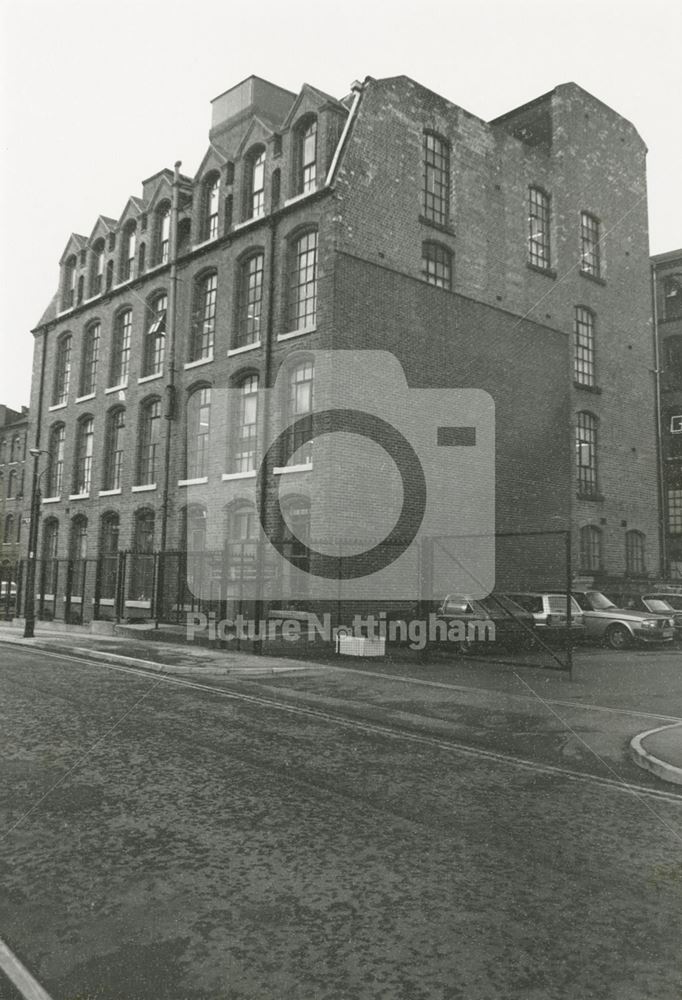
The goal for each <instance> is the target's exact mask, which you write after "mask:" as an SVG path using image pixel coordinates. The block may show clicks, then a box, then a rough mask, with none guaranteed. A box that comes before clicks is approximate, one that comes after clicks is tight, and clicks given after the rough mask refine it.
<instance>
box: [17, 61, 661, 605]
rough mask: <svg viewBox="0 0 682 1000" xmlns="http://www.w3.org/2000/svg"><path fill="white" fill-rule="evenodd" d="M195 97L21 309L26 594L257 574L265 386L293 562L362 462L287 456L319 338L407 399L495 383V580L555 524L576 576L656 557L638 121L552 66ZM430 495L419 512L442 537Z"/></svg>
mask: <svg viewBox="0 0 682 1000" xmlns="http://www.w3.org/2000/svg"><path fill="white" fill-rule="evenodd" d="M212 109H213V111H212V122H211V129H210V132H209V145H208V148H207V150H206V154H205V156H204V158H203V160H202V162H201V164H200V166H199V169H198V170H197V172H196V174H195V175H194V176H193V177H189V176H187V175H185V174H183V173H181V172H180V169H179V167H180V165H179V164H178V165H176V167H175V170H169V169H165V170H162V171H160V172H159V173H158V174H155V175H154V176H152V177H150V178H148V179H147V180H145V181H144V182H143V184H142V195H141V197H131V198H130V199H129V201H128V202H127V204H126V205H125V207H124V209H123V211H122V213H121V214H120V215H119V216H118V218H116V219H114V218H110V217H107V216H100V218H99V219H98V220H97V221H96V223H95V225H94V228H93V230H92V232H91V233H90V234H89V235H77V234H73V235H72V236H71V238H70V239H69V241H68V243H67V245H66V248H65V250H64V253H63V255H62V258H61V261H60V281H59V289H58V292H57V294H56V296H55V297H54V299H53V301H52V303H51V304H50V305H49V307H48V309H47V310H46V312H45V314H44V315H43V317H42V318H41V320H40V322H39V324H38V325H37V327H36V328H35V330H34V331H33V333H34V337H35V342H36V349H35V356H34V370H33V391H32V398H31V412H32V413H34V414H35V415H36V418H35V441H34V442H33V444H35V446H36V447H39V448H40V449H42V450H44V451H46V452H47V453H48V456H49V457H47V458H46V464H45V468H46V473H45V488H44V489H43V490H42V495H43V498H42V504H41V508H42V509H41V525H40V536H39V546H38V552H39V556H40V568H39V573H38V589H39V606H38V612H39V614H41V615H43V616H52V615H54V616H56V617H70V618H72V619H74V620H79V619H80V620H87V619H89V618H90V617H92V616H93V615H94V616H95V617H107V616H113V615H114V614H115V615H116V616H117V617H126V618H134V617H145V616H149V615H151V616H159V617H173V615H174V614H175V615H177V614H178V613H179V611H180V610H181V609H184V608H187V607H188V606H189V605H190V604H191V601H190V599H189V597H188V594H187V592H186V591H187V586H186V582H187V579H188V578H189V577H191V576H192V574H193V573H195V572H196V573H197V574H198V575H200V576H201V578H202V581H203V583H202V585H201V587H202V588H203V589H202V593H203V594H204V596H205V598H206V600H216V601H228V602H230V601H232V602H237V603H238V602H239V601H240V600H243V599H245V598H252V597H254V593H255V592H254V589H253V587H254V579H255V578H256V577H257V575H258V564H259V559H261V555H259V549H258V546H257V545H256V542H257V539H258V536H259V523H258V516H257V513H256V500H257V499H258V500H260V501H261V507H262V509H264V510H266V511H268V512H269V511H271V510H276V509H277V506H278V505H277V503H276V496H275V494H276V493H277V488H276V487H274V488H273V477H270V478H268V479H267V481H266V483H265V485H263V481H262V480H261V479H259V478H258V477H257V469H258V467H259V464H260V461H261V458H262V452H263V441H264V440H265V439H266V438H267V434H266V430H267V428H264V420H265V419H266V418H265V414H266V412H267V408H266V407H265V406H264V405H263V399H264V395H265V392H264V390H265V391H274V390H275V389H276V394H278V396H279V398H278V400H277V401H276V406H277V407H278V408H279V409H280V410H281V414H280V418H281V422H282V425H283V426H287V425H288V424H291V423H293V422H297V427H298V432H297V433H300V434H301V439H300V441H301V446H300V448H299V450H298V451H297V457H296V460H295V462H294V463H293V464H292V467H291V468H288V469H286V471H285V472H283V471H282V470H281V469H280V470H277V469H276V470H275V471H276V472H277V471H279V479H278V483H279V496H280V505H281V508H282V510H283V512H284V516H285V523H283V524H282V525H281V526H280V527H281V533H282V546H283V550H286V559H287V561H288V563H289V564H290V565H292V566H294V567H295V568H296V564H297V560H298V564H299V565H298V568H299V569H302V570H305V569H306V567H307V566H308V567H309V566H310V564H309V563H307V562H306V560H307V559H310V558H311V557H310V555H309V553H308V550H307V549H306V547H305V545H302V544H301V540H302V539H306V538H310V537H311V536H312V537H313V538H315V537H316V534H317V533H318V530H319V526H320V525H325V524H329V519H330V515H329V511H330V509H331V508H330V503H331V501H332V500H334V501H335V503H336V508H335V509H338V505H339V497H342V496H343V490H344V489H346V490H348V487H349V484H350V486H351V489H352V488H353V484H354V483H357V484H358V486H359V485H360V484H362V485H363V487H365V486H366V485H367V481H368V480H369V481H370V482H371V480H372V477H373V476H376V475H378V474H379V472H380V471H381V470H380V469H379V465H380V464H381V463H379V464H378V465H377V466H376V467H365V468H359V467H358V465H357V463H356V464H354V460H353V454H352V445H351V444H348V443H347V453H346V455H345V458H344V460H342V461H340V462H339V463H338V464H337V465H336V467H335V468H334V469H331V468H330V469H329V470H328V472H329V475H328V477H327V478H326V479H325V478H324V477H322V479H320V477H319V476H317V477H316V478H315V480H313V479H312V478H311V475H310V473H311V464H312V452H311V450H310V446H309V441H308V439H309V437H310V436H311V435H310V433H309V428H310V427H311V426H312V424H310V423H309V424H306V420H308V421H310V419H311V410H312V408H313V387H314V384H315V373H314V364H313V358H312V355H311V353H310V352H313V351H317V350H342V349H345V350H351V351H355V352H357V351H359V350H385V351H390V352H391V353H392V354H393V355H394V356H395V357H396V358H397V359H398V361H399V362H400V365H401V366H402V368H403V370H404V373H405V377H406V379H407V383H408V385H409V387H410V389H411V390H414V391H415V392H417V391H419V390H424V389H434V388H436V389H451V388H452V389H458V390H460V389H461V390H464V389H467V390H468V389H473V390H484V391H485V392H487V393H488V394H489V395H490V396H491V397H492V399H493V400H494V403H495V413H496V422H495V430H496V451H495V476H496V486H495V497H494V499H495V521H494V527H495V529H496V531H497V532H498V545H497V557H496V573H497V581H498V586H502V587H509V588H512V587H513V588H514V589H518V588H519V587H529V586H532V585H533V583H536V584H537V585H539V584H540V583H543V584H545V583H546V584H552V585H558V584H560V583H561V582H563V580H564V578H565V569H566V565H565V557H564V548H563V540H562V538H561V536H560V535H559V534H556V533H558V532H562V531H565V530H566V529H568V528H571V530H572V537H573V551H572V562H573V575H574V577H580V578H581V579H583V580H588V581H597V582H599V581H603V580H607V579H611V578H619V579H622V578H623V577H625V576H626V575H627V576H629V577H632V578H639V577H643V576H644V575H646V574H647V573H649V574H656V573H658V570H659V542H658V515H657V489H656V428H655V418H654V395H653V393H654V385H653V380H652V374H651V370H652V368H653V367H654V364H653V346H652V345H653V337H652V318H651V300H650V288H649V258H648V229H647V207H646V173H645V156H646V149H645V146H644V143H643V141H642V139H641V138H640V136H639V135H638V133H637V131H636V130H635V128H634V127H633V126H632V125H631V124H630V123H629V122H628V121H626V120H625V119H624V118H622V117H621V116H620V115H618V114H617V113H616V112H615V111H613V110H612V109H610V108H609V107H607V106H606V105H604V104H603V103H602V102H600V101H599V100H598V99H596V98H595V97H593V96H591V95H590V94H588V93H586V92H585V91H584V90H582V89H581V88H580V87H578V86H577V85H575V84H573V83H569V84H564V85H561V86H558V87H556V88H555V89H554V90H552V91H551V92H550V93H548V94H545V95H543V96H541V97H539V98H537V99H536V100H534V101H532V102H531V103H529V104H527V105H524V106H523V107H521V108H518V109H516V110H514V111H512V112H510V113H509V114H506V115H504V116H502V117H501V118H498V119H496V120H494V121H492V122H485V121H483V120H481V119H480V118H477V117H476V116H475V115H472V114H471V113H469V112H467V111H465V110H463V109H462V108H460V107H458V106H456V105H455V104H453V103H451V102H450V101H449V100H447V99H446V98H444V97H441V96H439V95H437V94H434V93H433V92H431V91H429V90H427V89H426V88H424V87H422V86H420V85H419V84H417V83H415V82H414V81H412V80H410V79H408V78H407V77H395V78H391V79H385V80H374V79H372V78H367V79H366V80H365V81H364V82H363V83H358V84H354V85H353V88H352V92H351V94H350V95H348V96H346V97H344V98H343V99H340V100H337V99H335V98H333V97H330V96H329V95H327V94H324V93H322V92H321V91H319V90H317V89H316V88H314V87H312V86H309V85H304V86H303V88H302V90H301V91H300V93H298V94H294V93H291V92H289V91H287V90H283V89H282V88H281V87H278V86H275V85H273V84H270V83H267V82H266V81H264V80H261V79H259V78H258V77H250V78H248V79H247V80H245V81H243V82H242V83H240V84H238V85H237V86H236V87H233V88H232V89H231V90H228V91H227V92H226V93H224V94H222V95H221V96H219V97H217V98H216V99H215V100H214V101H213V102H212ZM380 381H381V380H380V379H379V380H378V383H377V394H380V393H381V392H384V391H385V386H380V385H379V383H380ZM273 387H274V389H273ZM228 390H229V393H228ZM225 400H228V402H225ZM415 412H417V411H416V410H415ZM280 418H278V419H280ZM415 419H417V418H416V417H415ZM301 429H302V430H301ZM458 429H459V430H462V428H458ZM446 430H447V428H446ZM465 430H468V429H467V428H465ZM451 443H452V442H451ZM454 443H458V444H466V443H468V442H465V441H464V440H463V439H462V440H459V439H458V440H457V441H455V442H454ZM381 474H383V472H382V473H381ZM354 477H355V478H354ZM257 490H261V491H264V492H263V493H262V495H260V496H258V497H256V491H257ZM452 490H453V497H455V496H458V494H456V486H455V484H453V487H452ZM337 493H338V496H337ZM209 494H210V502H209V503H207V502H206V501H205V497H206V496H207V495H209ZM444 496H445V500H444V502H443V505H442V508H441V509H440V513H439V516H440V518H441V520H440V522H439V524H438V530H437V531H436V532H435V534H437V535H438V536H443V537H445V536H448V537H449V536H455V535H457V534H458V533H461V534H464V533H465V532H466V531H467V530H469V528H468V525H469V523H470V521H469V515H470V509H469V508H467V509H464V507H463V505H462V504H461V502H458V503H455V502H453V503H452V504H450V505H448V503H447V493H446V494H444ZM404 499H405V504H406V505H407V506H409V505H410V504H411V503H412V502H413V498H412V497H410V496H406V497H405V498H404ZM470 506H471V505H470ZM264 516H266V517H268V518H269V517H270V514H269V513H268V514H267V515H264ZM372 517H373V515H372V514H370V513H368V515H367V520H368V524H367V525H365V528H366V529H367V531H368V533H369V534H371V529H372ZM348 530H349V532H350V530H351V526H350V525H349V526H348ZM529 532H537V533H538V534H537V535H530V534H527V533H529ZM543 532H544V533H546V534H545V535H542V534H541V533H543ZM524 533H526V534H524ZM552 533H555V534H552ZM363 537H367V536H363ZM159 553H162V555H161V556H159ZM262 558H265V557H262ZM455 561H456V560H453V563H452V565H453V567H454V566H455ZM261 569H262V566H261ZM313 569H314V567H313ZM417 571H419V572H422V571H423V567H422V569H421V570H419V568H418V567H417V566H416V564H415V572H417ZM260 578H261V579H262V578H263V577H262V575H261V577H260ZM189 589H190V590H191V589H192V588H191V587H190V588H189ZM312 589H313V591H314V583H313V584H312ZM295 596H296V598H297V600H299V603H300V598H301V595H300V594H298V595H295ZM282 600H286V596H285V595H282V597H281V600H280V602H279V604H280V606H281V601H282Z"/></svg>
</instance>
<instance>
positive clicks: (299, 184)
mask: <svg viewBox="0 0 682 1000" xmlns="http://www.w3.org/2000/svg"><path fill="white" fill-rule="evenodd" d="M295 155H296V166H295V170H296V190H295V194H307V193H308V191H314V190H315V186H316V180H317V119H316V118H309V119H306V120H305V121H304V122H302V123H301V125H299V127H298V128H297V130H296V154H295Z"/></svg>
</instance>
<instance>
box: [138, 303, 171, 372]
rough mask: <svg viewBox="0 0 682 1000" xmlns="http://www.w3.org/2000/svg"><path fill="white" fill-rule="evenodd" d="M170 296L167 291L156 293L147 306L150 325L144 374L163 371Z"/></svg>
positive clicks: (146, 340) (147, 334) (145, 349)
mask: <svg viewBox="0 0 682 1000" xmlns="http://www.w3.org/2000/svg"><path fill="white" fill-rule="evenodd" d="M167 309H168V297H167V296H166V293H165V292H161V293H160V294H159V295H156V296H155V297H154V298H153V299H152V300H151V301H150V303H149V305H148V306H147V317H148V323H149V325H148V327H147V333H146V334H145V343H144V359H143V364H142V373H143V375H158V374H159V373H160V372H161V371H163V359H164V353H165V349H166V312H167Z"/></svg>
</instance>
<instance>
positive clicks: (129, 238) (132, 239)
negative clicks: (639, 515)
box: [119, 221, 137, 281]
mask: <svg viewBox="0 0 682 1000" xmlns="http://www.w3.org/2000/svg"><path fill="white" fill-rule="evenodd" d="M136 245H137V227H136V225H135V222H133V221H131V222H128V223H126V227H125V229H124V230H123V243H122V246H121V268H120V276H119V280H120V281H129V280H130V279H131V278H132V277H133V276H134V274H135V247H136Z"/></svg>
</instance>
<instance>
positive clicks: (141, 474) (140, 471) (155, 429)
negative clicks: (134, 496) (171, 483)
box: [137, 399, 161, 486]
mask: <svg viewBox="0 0 682 1000" xmlns="http://www.w3.org/2000/svg"><path fill="white" fill-rule="evenodd" d="M160 443H161V400H159V399H150V400H148V401H147V402H146V403H145V404H144V406H143V407H142V410H141V413H140V435H139V451H138V458H137V485H138V486H146V485H152V484H154V483H156V477H157V475H158V473H159V458H160Z"/></svg>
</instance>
